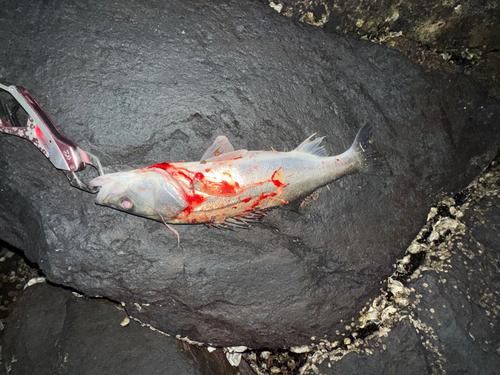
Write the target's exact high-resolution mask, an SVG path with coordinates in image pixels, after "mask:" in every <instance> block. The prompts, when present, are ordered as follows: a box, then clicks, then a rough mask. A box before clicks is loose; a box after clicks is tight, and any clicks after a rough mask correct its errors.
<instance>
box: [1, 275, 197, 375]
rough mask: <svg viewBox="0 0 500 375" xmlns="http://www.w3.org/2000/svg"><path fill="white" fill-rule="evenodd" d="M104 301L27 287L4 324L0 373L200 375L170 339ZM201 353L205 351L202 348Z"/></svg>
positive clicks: (65, 292) (45, 287)
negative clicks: (129, 319) (122, 323)
mask: <svg viewBox="0 0 500 375" xmlns="http://www.w3.org/2000/svg"><path fill="white" fill-rule="evenodd" d="M125 318H127V314H126V313H125V312H124V311H123V309H122V310H121V311H119V310H118V309H117V305H116V304H113V303H111V302H109V301H106V300H99V299H93V300H89V299H85V298H77V297H75V296H73V295H72V293H71V292H70V291H68V290H63V289H62V288H56V287H53V286H49V285H46V284H41V285H35V286H33V287H30V288H29V289H27V290H26V292H24V293H23V294H22V297H21V298H20V301H18V302H17V303H16V306H15V309H14V312H13V314H12V316H11V317H9V318H8V319H7V322H6V324H5V332H3V334H2V336H1V338H0V340H1V345H2V366H1V370H0V373H2V374H26V375H28V374H37V375H43V374H148V375H149V374H172V375H178V374H185V375H196V374H203V372H202V371H200V370H199V369H197V368H196V367H195V365H194V363H193V361H192V360H191V359H190V357H191V355H190V354H188V355H186V353H185V352H184V350H182V349H180V348H179V347H178V344H177V342H176V340H175V339H173V338H170V337H166V336H164V335H161V334H160V333H158V332H154V331H152V330H150V329H148V328H147V327H141V325H140V324H139V323H137V322H134V321H131V322H130V323H129V324H128V325H127V326H121V324H120V323H121V322H122V321H123V319H125ZM205 350H206V349H205Z"/></svg>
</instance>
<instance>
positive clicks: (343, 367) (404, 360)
mask: <svg viewBox="0 0 500 375" xmlns="http://www.w3.org/2000/svg"><path fill="white" fill-rule="evenodd" d="M496 173H497V178H498V176H499V175H498V172H496ZM498 182H500V180H499V181H498ZM498 182H497V188H498ZM492 192H493V194H494V195H490V196H488V195H487V196H485V197H483V198H481V199H480V200H479V201H478V202H477V203H476V204H475V205H474V206H473V207H472V208H471V209H469V210H468V211H466V216H465V218H464V219H463V222H464V223H465V225H466V229H465V231H464V233H463V234H462V235H458V236H456V237H455V238H454V239H453V242H452V243H451V244H450V253H449V254H447V255H446V254H445V253H444V252H443V253H442V254H441V255H442V256H443V258H445V259H446V258H447V256H449V259H448V260H449V262H446V266H445V267H444V270H441V271H435V270H428V271H423V272H422V273H421V275H420V277H419V278H416V279H414V280H412V281H411V282H409V283H408V284H406V287H408V288H411V290H412V293H411V296H410V301H411V303H410V305H409V306H408V307H407V308H403V309H402V310H401V312H400V313H399V318H396V320H397V322H396V323H395V324H394V327H391V329H390V331H389V332H388V334H387V335H386V336H385V337H382V338H381V339H378V340H368V341H367V342H366V345H365V346H364V347H363V348H362V349H363V350H360V351H359V353H354V352H353V353H349V354H347V355H346V356H345V357H344V358H343V359H342V360H340V361H339V362H329V361H325V362H323V363H322V364H321V365H320V366H319V368H320V372H321V373H322V374H323V373H324V374H345V373H356V374H358V373H359V374H368V373H371V374H382V373H383V374H398V373H401V372H405V373H409V374H423V373H429V374H430V373H432V374H440V373H446V374H496V373H498V369H499V368H500V357H499V355H498V348H499V346H500V336H499V333H500V327H499V320H498V314H499V307H500V298H499V296H498V290H499V288H500V277H499V272H498V270H499V264H500V240H499V236H498V233H499V226H500V225H499V219H500V198H499V197H498V195H496V193H495V192H494V191H493V190H492ZM367 353H369V354H367Z"/></svg>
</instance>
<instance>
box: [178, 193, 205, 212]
mask: <svg viewBox="0 0 500 375" xmlns="http://www.w3.org/2000/svg"><path fill="white" fill-rule="evenodd" d="M185 198H186V202H187V203H188V206H187V207H186V208H185V209H184V210H183V211H182V212H183V213H185V214H186V216H188V215H189V214H190V213H191V212H193V211H194V209H195V208H196V206H198V205H199V204H201V203H203V202H205V201H206V200H207V197H204V196H203V195H201V194H196V193H193V194H186V197H185Z"/></svg>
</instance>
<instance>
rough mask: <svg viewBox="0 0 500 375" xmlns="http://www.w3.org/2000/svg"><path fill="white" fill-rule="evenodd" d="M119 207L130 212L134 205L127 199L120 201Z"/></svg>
mask: <svg viewBox="0 0 500 375" xmlns="http://www.w3.org/2000/svg"><path fill="white" fill-rule="evenodd" d="M120 206H121V208H123V209H124V210H127V211H128V210H131V209H132V208H133V207H134V204H133V203H132V202H131V201H130V199H128V198H123V199H122V200H121V201H120Z"/></svg>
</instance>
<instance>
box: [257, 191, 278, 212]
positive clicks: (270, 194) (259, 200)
mask: <svg viewBox="0 0 500 375" xmlns="http://www.w3.org/2000/svg"><path fill="white" fill-rule="evenodd" d="M276 195H277V193H269V194H265V193H264V192H262V193H261V194H260V196H259V197H258V198H257V199H256V200H255V202H254V203H253V204H252V209H253V208H255V207H257V206H258V205H259V204H260V202H262V200H264V199H266V198H268V197H275V196H276Z"/></svg>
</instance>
